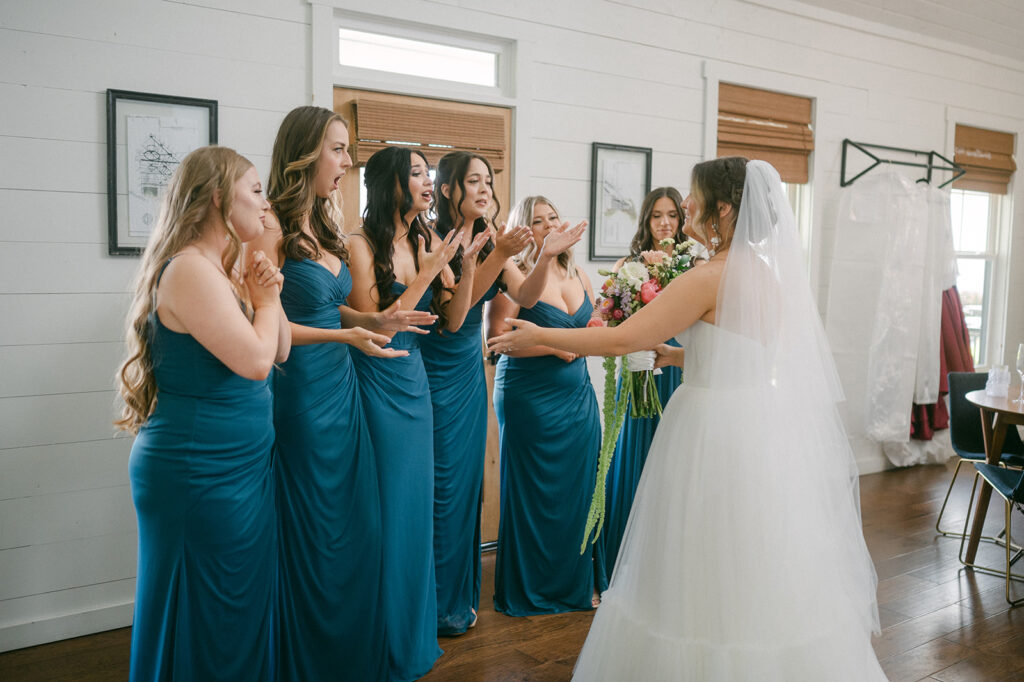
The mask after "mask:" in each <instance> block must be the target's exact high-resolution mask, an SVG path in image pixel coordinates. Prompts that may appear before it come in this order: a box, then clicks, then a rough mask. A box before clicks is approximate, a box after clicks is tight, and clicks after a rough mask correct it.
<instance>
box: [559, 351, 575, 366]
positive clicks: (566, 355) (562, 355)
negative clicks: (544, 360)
mask: <svg viewBox="0 0 1024 682" xmlns="http://www.w3.org/2000/svg"><path fill="white" fill-rule="evenodd" d="M553 355H554V356H555V357H556V358H558V359H559V360H561V361H563V362H564V363H565V364H569V363H570V362H573V361H574V360H575V359H576V358H578V357H579V356H578V355H576V354H575V353H570V352H569V351H567V350H556V351H555V352H554V353H553Z"/></svg>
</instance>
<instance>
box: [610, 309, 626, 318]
mask: <svg viewBox="0 0 1024 682" xmlns="http://www.w3.org/2000/svg"><path fill="white" fill-rule="evenodd" d="M622 316H623V312H622V309H621V308H616V309H615V310H613V311H612V317H613V318H615V319H616V320H621V319H622Z"/></svg>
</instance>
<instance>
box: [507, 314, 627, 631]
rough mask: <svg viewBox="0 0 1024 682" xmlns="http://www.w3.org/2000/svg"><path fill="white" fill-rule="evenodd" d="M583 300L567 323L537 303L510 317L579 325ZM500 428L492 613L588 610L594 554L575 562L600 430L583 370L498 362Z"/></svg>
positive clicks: (596, 576) (596, 580)
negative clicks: (498, 497) (499, 472)
mask: <svg viewBox="0 0 1024 682" xmlns="http://www.w3.org/2000/svg"><path fill="white" fill-rule="evenodd" d="M592 309H593V308H592V306H591V304H590V301H589V300H588V299H585V300H584V302H583V303H582V304H581V305H580V307H579V309H578V310H577V311H576V312H575V313H573V314H572V315H569V314H568V313H565V312H563V311H562V310H560V309H558V308H556V307H554V306H552V305H549V304H547V303H544V302H543V301H541V302H538V303H537V304H536V305H535V306H533V307H532V308H524V309H522V310H520V311H519V317H520V318H521V319H524V320H529V321H530V322H533V323H535V324H537V325H540V326H542V327H585V326H586V324H587V321H588V320H589V319H590V313H591V310H592ZM494 410H495V412H496V414H497V417H498V428H499V429H500V434H501V436H500V440H501V446H500V448H501V449H500V454H501V519H500V521H499V526H498V556H497V559H496V563H495V575H494V608H495V609H497V610H498V611H501V612H502V613H506V614H508V615H510V616H530V615H534V614H542V613H561V612H563V611H580V610H585V609H590V608H592V606H591V597H592V595H593V592H594V590H595V589H597V590H598V591H601V590H603V589H604V588H605V587H606V586H607V585H606V583H604V582H603V581H602V580H600V578H601V576H600V573H599V572H597V573H595V571H596V570H597V569H596V566H595V562H600V560H601V559H600V548H598V547H596V546H595V545H589V544H588V545H587V550H588V551H586V552H585V553H584V554H583V555H580V544H581V543H582V542H583V531H584V529H585V527H586V522H587V512H588V511H589V509H590V498H591V494H592V493H593V490H594V481H595V479H596V477H597V455H598V449H599V448H600V445H601V443H600V441H601V424H600V419H599V417H598V411H597V398H596V396H595V395H594V388H593V386H592V385H591V383H590V374H589V373H588V372H587V363H586V360H585V359H584V358H577V359H576V360H573V361H572V362H569V363H566V362H564V361H562V360H560V359H559V358H556V357H554V356H553V355H544V356H540V357H532V358H510V357H507V356H502V358H501V359H500V360H499V361H498V368H497V374H496V375H495V380H494Z"/></svg>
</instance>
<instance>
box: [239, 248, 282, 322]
mask: <svg viewBox="0 0 1024 682" xmlns="http://www.w3.org/2000/svg"><path fill="white" fill-rule="evenodd" d="M244 280H245V285H246V287H247V288H248V289H249V299H250V300H251V301H252V306H253V308H254V309H255V308H260V307H263V306H266V305H276V304H277V303H278V302H279V301H280V294H281V285H282V284H284V275H282V274H281V270H280V268H278V267H277V266H276V265H274V264H273V263H271V262H270V259H269V258H267V256H266V254H265V253H263V252H262V251H254V252H253V254H252V257H251V258H250V260H249V266H248V267H247V268H246V269H245V275H244Z"/></svg>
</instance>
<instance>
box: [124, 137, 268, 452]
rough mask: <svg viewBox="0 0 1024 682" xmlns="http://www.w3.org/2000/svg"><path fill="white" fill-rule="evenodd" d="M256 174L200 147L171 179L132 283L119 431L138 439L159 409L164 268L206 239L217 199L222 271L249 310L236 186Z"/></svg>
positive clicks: (232, 155)
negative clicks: (222, 230) (154, 321)
mask: <svg viewBox="0 0 1024 682" xmlns="http://www.w3.org/2000/svg"><path fill="white" fill-rule="evenodd" d="M250 168H252V162H250V161H249V160H248V159H246V158H245V157H244V156H242V155H241V154H239V153H238V152H236V151H234V150H233V149H228V148H227V147H200V148H199V149H196V150H195V151H193V152H192V153H190V154H189V155H188V156H186V157H185V158H184V160H183V161H182V162H181V164H180V165H179V166H178V169H177V170H176V171H174V175H172V176H171V181H170V183H169V184H168V185H167V188H166V190H165V193H164V196H163V200H162V202H161V205H160V217H159V219H158V220H157V223H156V228H155V229H154V230H153V233H152V234H151V235H150V237H149V243H148V244H147V245H146V250H145V253H143V255H142V263H141V264H140V266H139V271H138V274H137V275H136V278H135V281H134V283H133V289H134V291H135V294H134V296H133V298H132V305H131V309H130V312H129V314H128V325H127V331H126V342H127V347H128V359H126V360H125V361H124V364H122V365H121V369H120V370H119V371H118V374H117V377H118V384H119V386H118V389H119V392H120V394H121V398H122V399H123V400H124V403H125V405H124V409H123V410H122V411H121V418H120V419H118V420H117V421H116V422H114V424H115V426H117V427H118V428H120V429H122V430H124V431H130V432H132V433H137V432H138V430H139V427H141V426H142V425H143V424H144V423H145V422H146V420H147V419H149V415H151V414H152V413H153V408H154V407H155V406H156V380H155V379H154V377H153V353H152V348H151V347H150V343H151V341H152V332H153V329H152V325H151V324H150V317H151V315H155V314H156V307H155V305H154V304H155V302H156V289H157V281H158V280H159V278H160V273H161V271H162V270H163V266H164V264H165V263H166V262H167V261H168V260H169V259H170V258H171V257H172V256H174V255H175V254H176V253H178V252H179V251H181V250H182V249H183V248H185V247H186V246H188V245H189V244H191V243H193V242H194V241H196V240H198V239H199V238H200V237H202V236H203V229H204V221H206V220H207V218H209V217H210V215H211V212H212V211H216V210H217V208H216V207H215V206H214V204H213V198H214V194H215V193H216V194H219V195H220V217H221V219H222V220H223V221H224V225H225V226H226V230H227V235H226V236H227V248H225V249H224V256H223V258H222V260H221V265H222V266H223V267H224V272H226V273H228V279H229V280H230V281H231V286H232V287H233V288H234V290H235V294H236V295H237V296H238V298H239V299H240V300H241V301H242V302H243V303H244V305H245V306H246V308H248V305H249V292H248V289H247V288H246V286H245V285H244V283H243V282H242V278H241V274H240V269H239V268H236V266H237V265H238V260H239V256H240V255H241V253H242V240H241V239H239V237H238V233H237V232H236V231H235V228H234V226H233V225H232V224H231V218H230V216H231V206H232V202H233V200H234V185H235V183H236V182H238V180H239V179H240V178H241V177H242V176H243V175H245V174H246V172H248V170H249V169H250Z"/></svg>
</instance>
